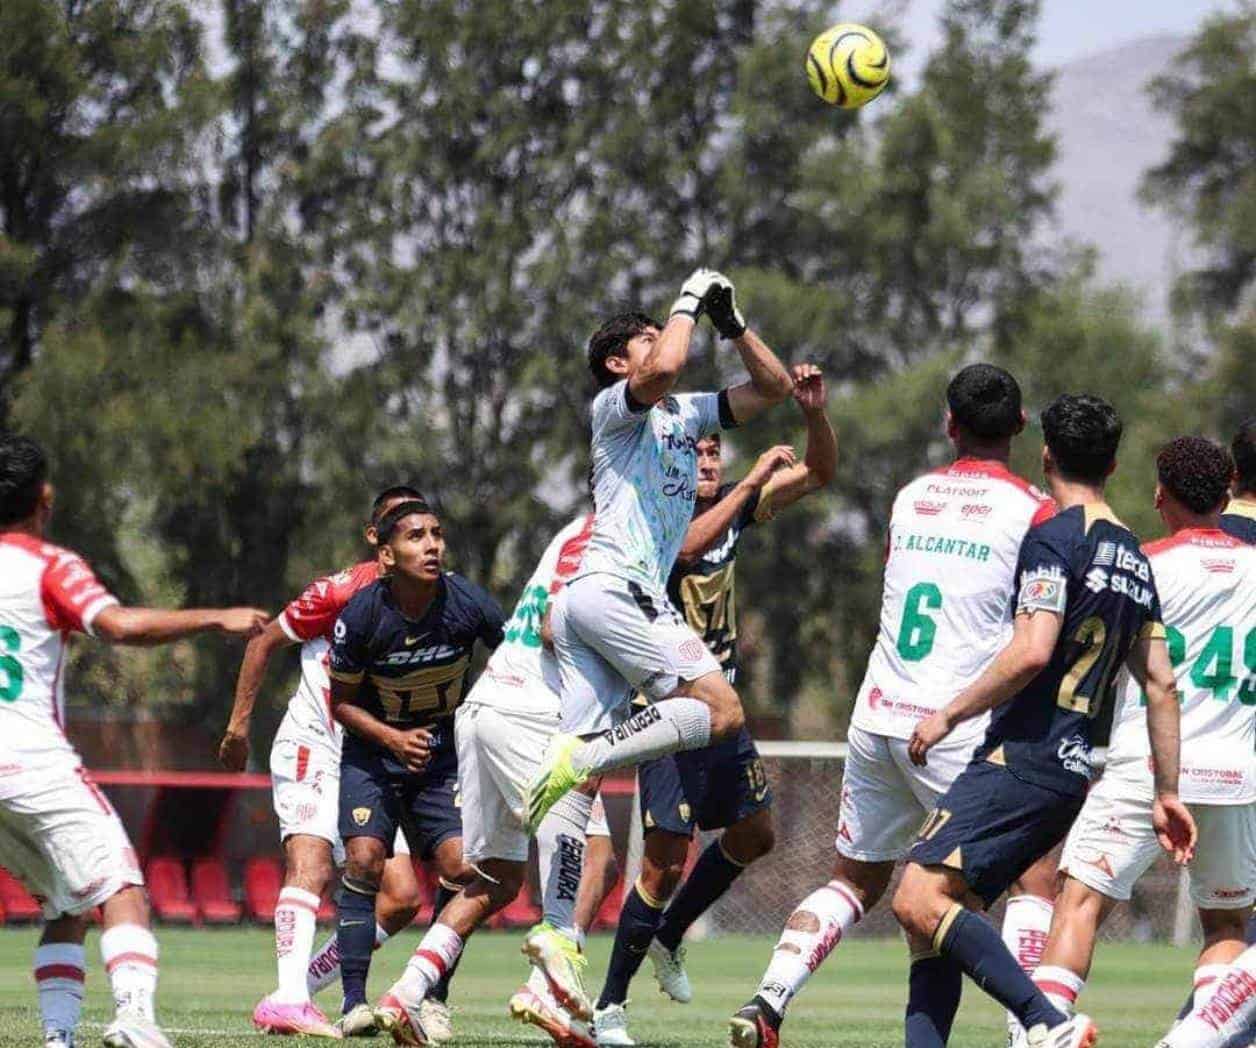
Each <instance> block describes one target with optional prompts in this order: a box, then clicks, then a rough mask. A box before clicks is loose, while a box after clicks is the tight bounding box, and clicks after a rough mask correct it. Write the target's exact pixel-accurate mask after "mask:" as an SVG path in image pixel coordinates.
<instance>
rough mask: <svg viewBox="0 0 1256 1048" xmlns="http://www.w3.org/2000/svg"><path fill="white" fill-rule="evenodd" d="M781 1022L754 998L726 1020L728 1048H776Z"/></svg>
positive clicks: (779, 1040)
mask: <svg viewBox="0 0 1256 1048" xmlns="http://www.w3.org/2000/svg"><path fill="white" fill-rule="evenodd" d="M780 1028H781V1020H780V1019H779V1018H778V1017H777V1016H776V1014H775V1013H774V1012H773V1011H772V1010H771V1009H770V1008H768V1007H767V1006H766V1005H765V1004H763V1003H762V1002H761V1001H760V1000H759V998H757V997H756V998H755V999H754V1000H752V1001H751V1002H750V1003H749V1004H747V1005H745V1007H743V1008H739V1009H738V1010H737V1012H736V1014H734V1016H733V1017H732V1018H731V1019H729V1020H728V1045H729V1048H777V1046H778V1045H779V1044H780V1043H781V1036H780Z"/></svg>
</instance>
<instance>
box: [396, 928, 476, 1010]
mask: <svg viewBox="0 0 1256 1048" xmlns="http://www.w3.org/2000/svg"><path fill="white" fill-rule="evenodd" d="M462 945H463V944H462V936H460V935H459V934H458V933H457V932H456V931H454V930H453V929H452V928H451V927H449V925H447V924H433V925H432V926H431V927H430V928H428V930H427V932H426V934H425V935H424V936H423V938H422V939H421V940H420V942H419V945H418V949H416V950H415V951H414V953H413V954H412V955H411V957H410V960H409V962H408V963H407V964H406V970H405V972H404V973H403V974H402V976H401V981H402V983H403V984H404V986H405V990H406V993H407V994H410V995H412V996H413V997H414V998H415V1000H422V999H423V998H424V997H426V996H427V995H428V991H429V990H431V988H432V987H433V986H435V985H436V984H437V983H438V982H440V980H441V976H443V975H444V974H445V973H446V972H448V971H450V970H451V969H452V968H453V967H454V966H455V965H456V964H457V963H458V958H459V957H460V956H461V954H462Z"/></svg>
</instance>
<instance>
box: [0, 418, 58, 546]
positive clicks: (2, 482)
mask: <svg viewBox="0 0 1256 1048" xmlns="http://www.w3.org/2000/svg"><path fill="white" fill-rule="evenodd" d="M47 479H48V459H47V458H46V457H45V455H44V449H43V448H41V447H40V446H39V445H38V444H36V443H35V441H33V440H31V438H30V437H22V436H19V435H18V434H16V433H0V525H4V524H16V523H17V522H18V521H20V520H25V519H26V518H27V517H29V516H30V515H31V514H32V513H34V512H35V507H36V506H38V505H39V496H40V495H42V494H43V490H44V481H46V480H47Z"/></svg>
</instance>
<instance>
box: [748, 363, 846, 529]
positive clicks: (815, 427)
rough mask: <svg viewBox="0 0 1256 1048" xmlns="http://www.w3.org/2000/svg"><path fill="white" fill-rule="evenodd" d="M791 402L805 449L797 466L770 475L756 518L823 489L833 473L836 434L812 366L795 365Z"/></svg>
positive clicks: (817, 371)
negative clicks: (801, 421)
mask: <svg viewBox="0 0 1256 1048" xmlns="http://www.w3.org/2000/svg"><path fill="white" fill-rule="evenodd" d="M793 382H794V400H795V401H796V402H797V404H798V406H799V407H800V408H801V409H802V413H803V417H804V418H805V419H806V420H807V450H806V453H805V454H804V456H803V460H802V462H801V463H799V464H798V465H797V466H791V467H790V468H788V469H782V470H779V471H778V472H776V473H773V474H772V476H771V477H770V478H769V479H768V482H767V483H766V484H765V485H764V487H763V494H762V495H761V496H760V498H759V510H758V515H759V519H764V518H766V517H770V516H771V515H772V514H774V513H775V512H776V511H777V510H781V509H784V508H785V507H786V506H791V505H793V504H794V503H795V502H797V501H798V500H799V499H800V498H802V497H803V496H804V495H809V494H811V492H813V491H818V490H819V489H820V488H823V487H827V486H828V485H829V484H832V483H833V477H834V476H835V475H836V474H837V433H836V432H835V431H834V430H833V424H832V423H831V422H830V421H829V416H828V413H827V412H826V411H825V407H826V405H827V393H826V391H825V388H824V376H823V375H822V374H821V373H820V369H819V368H818V367H816V366H815V365H814V364H795V365H794V368H793Z"/></svg>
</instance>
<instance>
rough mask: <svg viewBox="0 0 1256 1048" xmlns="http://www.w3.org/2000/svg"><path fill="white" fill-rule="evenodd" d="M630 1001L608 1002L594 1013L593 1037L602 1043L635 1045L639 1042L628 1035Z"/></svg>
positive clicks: (599, 1043)
mask: <svg viewBox="0 0 1256 1048" xmlns="http://www.w3.org/2000/svg"><path fill="white" fill-rule="evenodd" d="M627 1007H628V1002H627V1001H624V1003H623V1004H608V1005H607V1006H606V1007H605V1008H598V1009H597V1010H596V1011H595V1012H594V1013H593V1038H594V1040H595V1041H597V1043H598V1045H599V1048H600V1046H601V1045H633V1044H636V1043H637V1042H636V1041H634V1040H633V1039H632V1038H631V1037H629V1036H628V1012H627V1011H626V1010H625V1009H626V1008H627Z"/></svg>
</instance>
